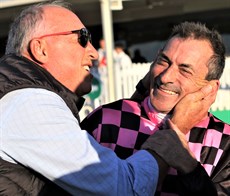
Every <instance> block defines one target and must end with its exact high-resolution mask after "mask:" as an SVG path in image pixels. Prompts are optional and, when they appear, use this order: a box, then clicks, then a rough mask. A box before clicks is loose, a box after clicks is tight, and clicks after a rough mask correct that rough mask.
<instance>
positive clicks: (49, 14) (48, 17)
mask: <svg viewBox="0 0 230 196" xmlns="http://www.w3.org/2000/svg"><path fill="white" fill-rule="evenodd" d="M43 11H44V12H43V19H44V20H43V22H44V23H45V25H46V28H47V29H48V28H51V29H52V30H55V31H68V30H75V29H81V28H83V27H84V25H83V24H82V22H81V20H80V19H79V18H78V16H77V15H76V14H75V13H73V12H72V11H70V10H68V9H66V8H63V7H58V6H46V7H44V9H43Z"/></svg>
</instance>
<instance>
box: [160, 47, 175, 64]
mask: <svg viewBox="0 0 230 196" xmlns="http://www.w3.org/2000/svg"><path fill="white" fill-rule="evenodd" d="M159 55H160V56H161V57H163V58H164V59H166V61H167V62H168V63H169V64H170V65H171V64H172V61H171V60H170V59H169V57H168V56H166V54H164V52H163V50H161V51H160V53H159Z"/></svg>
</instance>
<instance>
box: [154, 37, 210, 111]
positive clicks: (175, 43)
mask: <svg viewBox="0 0 230 196" xmlns="http://www.w3.org/2000/svg"><path fill="white" fill-rule="evenodd" d="M212 55H213V50H212V48H211V45H210V44H209V42H208V41H205V40H195V39H192V38H189V39H183V38H180V37H177V36H175V37H173V38H171V39H170V40H169V42H168V43H167V45H166V46H165V48H164V49H163V50H162V51H161V52H160V53H159V55H158V57H157V59H156V61H155V62H154V64H153V65H152V68H151V83H150V99H151V103H152V105H153V106H154V108H155V109H157V110H158V111H159V112H162V113H169V112H170V111H171V110H172V109H173V108H174V106H175V105H176V104H177V103H178V101H180V100H181V99H182V98H183V97H184V96H185V95H187V94H188V93H192V92H195V91H197V90H198V89H200V88H201V87H202V86H203V85H204V84H206V80H205V77H206V75H207V73H208V66H207V65H208V62H209V60H210V58H211V56H212Z"/></svg>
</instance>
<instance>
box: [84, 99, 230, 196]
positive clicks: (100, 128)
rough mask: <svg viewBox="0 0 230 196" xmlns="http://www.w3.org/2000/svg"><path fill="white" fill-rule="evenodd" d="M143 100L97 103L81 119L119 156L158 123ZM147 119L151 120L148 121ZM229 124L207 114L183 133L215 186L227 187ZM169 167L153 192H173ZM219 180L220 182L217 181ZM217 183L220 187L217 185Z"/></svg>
mask: <svg viewBox="0 0 230 196" xmlns="http://www.w3.org/2000/svg"><path fill="white" fill-rule="evenodd" d="M144 108H145V107H144V106H143V103H138V102H135V101H132V100H128V99H123V100H118V101H116V102H113V103H109V104H106V105H103V106H100V107H99V108H97V109H96V110H94V111H93V112H92V113H91V114H89V115H88V117H86V119H84V120H83V121H82V123H81V126H82V128H83V129H86V130H87V131H88V132H89V133H90V134H92V135H93V136H94V137H95V139H96V140H97V141H98V142H99V143H101V144H102V145H103V146H106V147H108V148H111V149H113V150H114V151H115V153H116V154H117V155H118V156H119V157H120V158H122V159H125V158H127V157H128V156H130V155H132V154H133V153H135V152H136V151H137V150H139V149H140V147H141V145H142V144H143V143H144V141H145V140H146V139H147V138H148V136H149V135H151V134H154V133H155V132H156V131H157V130H159V129H160V128H159V125H157V124H156V122H153V121H154V120H153V118H152V117H151V118H149V116H148V112H146V111H145V109H144ZM150 119H151V120H152V121H150ZM229 136H230V126H229V125H228V124H226V123H224V122H222V121H220V120H218V119H217V118H215V117H214V116H213V115H212V114H210V113H209V116H208V117H207V118H206V119H205V120H203V121H202V122H200V123H199V124H198V125H197V126H195V127H194V128H193V129H191V131H190V132H189V133H188V134H187V135H186V137H187V140H188V142H189V147H190V149H191V151H192V152H193V153H194V155H195V157H196V159H197V160H198V161H199V162H200V163H201V165H202V166H203V167H204V168H205V170H206V172H207V173H208V175H209V176H210V177H211V178H212V180H213V182H214V183H215V182H216V183H219V185H217V186H218V187H217V188H218V189H222V188H223V189H224V190H225V189H226V186H227V187H228V188H227V189H228V191H229V186H230V184H229V173H230V172H229V164H230V161H229V160H230V157H229V155H230V152H229V146H230V140H229V138H230V137H229ZM176 174H177V173H176V171H175V170H174V169H173V168H171V169H170V170H169V172H168V175H167V177H166V178H165V181H164V182H163V184H162V187H161V188H160V191H158V192H157V193H156V194H155V195H177V194H176V193H178V179H177V175H176ZM220 182H223V183H220ZM219 186H220V187H219Z"/></svg>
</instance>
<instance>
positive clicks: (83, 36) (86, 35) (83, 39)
mask: <svg viewBox="0 0 230 196" xmlns="http://www.w3.org/2000/svg"><path fill="white" fill-rule="evenodd" d="M88 41H89V42H90V43H92V39H91V35H90V32H89V31H88V30H87V29H85V28H84V29H81V30H80V36H79V43H80V44H81V46H82V47H84V48H85V47H86V45H87V43H88Z"/></svg>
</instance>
